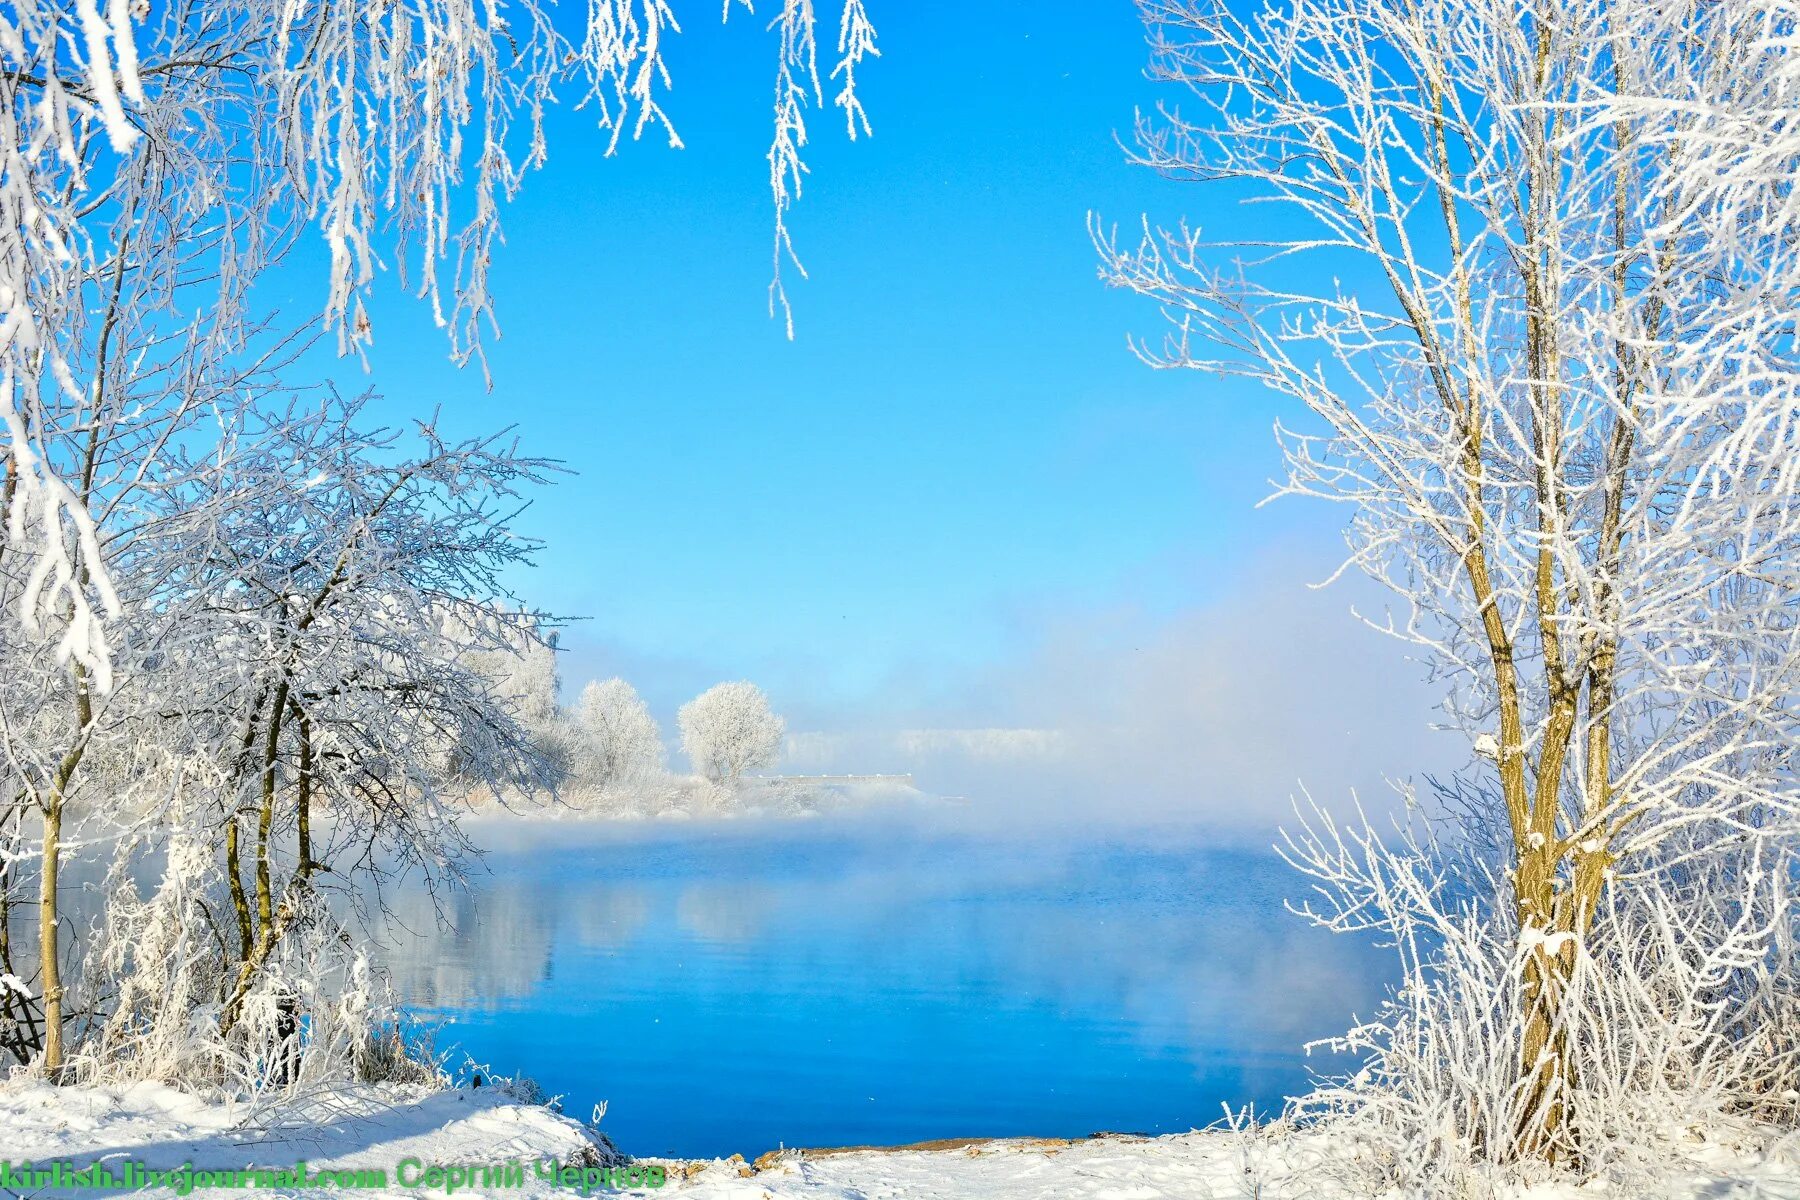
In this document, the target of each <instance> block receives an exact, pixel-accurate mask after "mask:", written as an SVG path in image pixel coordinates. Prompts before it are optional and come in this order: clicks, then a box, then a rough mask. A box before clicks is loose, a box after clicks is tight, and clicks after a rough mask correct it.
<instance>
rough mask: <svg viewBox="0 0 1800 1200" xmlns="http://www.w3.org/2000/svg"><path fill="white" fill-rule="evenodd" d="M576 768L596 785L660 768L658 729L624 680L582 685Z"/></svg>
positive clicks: (639, 699)
mask: <svg viewBox="0 0 1800 1200" xmlns="http://www.w3.org/2000/svg"><path fill="white" fill-rule="evenodd" d="M576 721H577V722H578V724H579V727H580V734H579V736H580V747H581V751H580V752H581V756H582V757H581V760H580V765H579V773H580V774H581V775H582V776H583V777H585V781H586V782H588V783H590V784H592V785H593V786H595V787H607V786H609V785H611V784H616V783H623V782H628V781H630V780H633V779H641V778H643V777H644V776H646V775H650V774H653V773H655V772H656V771H658V770H660V769H661V768H662V764H663V744H662V731H661V730H660V729H658V728H657V727H656V718H654V717H652V716H651V715H650V709H649V706H648V705H646V704H645V703H644V701H643V699H642V698H641V697H639V696H638V694H637V691H636V689H634V688H633V687H632V686H631V685H630V684H629V683H626V682H625V681H624V680H623V679H607V680H595V681H593V682H591V683H589V684H588V685H587V686H586V687H585V688H583V689H581V705H580V707H579V708H578V709H577V711H576Z"/></svg>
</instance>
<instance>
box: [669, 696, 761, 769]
mask: <svg viewBox="0 0 1800 1200" xmlns="http://www.w3.org/2000/svg"><path fill="white" fill-rule="evenodd" d="M676 723H677V724H678V725H679V726H680V727H681V749H682V752H683V753H685V754H686V755H687V756H688V760H689V761H690V762H692V763H693V765H694V770H695V772H696V773H698V774H700V775H703V776H705V777H706V778H707V779H710V780H712V781H713V782H714V783H721V784H725V785H727V786H729V785H731V784H734V783H736V782H737V780H738V778H739V777H740V776H741V775H743V773H744V772H745V771H748V770H751V769H753V768H755V767H766V766H770V765H771V764H773V763H774V762H775V759H776V756H777V755H778V754H780V752H781V739H782V737H783V736H784V735H785V734H786V733H787V723H786V722H785V721H783V720H782V719H781V718H780V717H778V716H776V715H775V713H774V712H773V711H772V710H771V709H770V708H769V698H768V697H767V696H765V695H764V694H763V690H762V689H761V688H759V687H757V686H756V685H755V684H753V683H747V682H743V681H739V682H736V683H721V684H717V685H715V686H713V687H711V688H708V689H707V690H706V691H704V692H702V693H700V695H698V696H696V697H694V698H693V699H692V700H689V701H688V702H687V703H686V704H684V705H682V706H681V711H680V712H678V713H677V714H676Z"/></svg>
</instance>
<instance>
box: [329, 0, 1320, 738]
mask: <svg viewBox="0 0 1800 1200" xmlns="http://www.w3.org/2000/svg"><path fill="white" fill-rule="evenodd" d="M830 7H831V6H830V5H824V6H823V8H824V9H827V10H829V9H830ZM681 11H682V13H683V15H684V17H685V19H686V20H687V22H688V24H687V26H686V30H685V32H684V33H683V35H682V36H681V37H680V38H679V39H678V42H677V44H676V45H675V46H674V48H673V50H672V51H671V53H670V55H669V59H670V63H671V66H672V68H673V70H674V72H675V88H674V92H673V95H672V97H671V103H670V105H669V107H670V109H671V111H672V113H673V115H674V117H675V120H676V123H677V125H678V127H679V129H680V131H681V134H682V137H683V139H684V141H685V142H686V149H684V150H680V151H671V150H669V149H667V148H666V147H665V145H664V144H663V142H662V139H660V138H656V139H654V140H652V139H650V138H646V140H645V141H644V142H642V143H638V144H634V145H628V146H626V147H625V148H624V150H623V152H622V153H621V154H620V155H619V156H618V157H616V158H614V159H610V160H608V159H604V158H602V157H600V153H599V149H600V146H601V142H600V139H599V137H598V135H597V134H596V133H595V132H594V131H593V130H592V128H591V125H590V122H589V121H588V120H587V119H586V118H585V117H584V116H583V115H582V114H578V113H569V112H565V113H562V114H559V115H558V117H557V118H556V119H555V120H554V121H553V123H552V128H551V131H550V132H551V156H550V162H549V164H548V166H547V167H546V168H545V169H544V170H543V171H541V172H539V173H537V174H536V175H534V176H533V177H532V178H531V179H530V180H529V182H528V184H527V186H526V190H525V192H524V194H523V196H522V197H521V198H520V199H519V200H518V201H517V202H516V203H515V204H514V206H513V207H512V209H511V211H510V215H509V218H508V221H507V241H508V244H507V245H506V247H505V248H504V251H503V254H502V256H501V258H500V260H499V264H498V267H497V270H496V273H495V281H494V291H495V294H496V296H497V298H498V307H499V315H500V320H501V323H502V326H503V330H504V336H503V337H502V339H501V340H500V341H499V342H497V343H496V344H494V345H493V346H492V347H491V351H490V360H491V364H492V370H493V376H494V387H493V391H492V392H491V393H489V392H486V391H484V389H483V386H482V381H481V379H480V376H479V373H478V372H477V371H474V370H472V369H471V370H465V371H460V372H459V371H457V370H455V369H453V368H452V367H451V366H450V365H449V364H448V362H447V360H446V355H445V345H444V342H443V341H442V336H441V334H440V332H439V331H438V330H436V329H435V328H434V327H433V326H432V324H431V322H430V319H429V314H428V312H427V311H426V309H425V308H424V307H423V306H422V305H420V304H417V303H415V302H412V301H410V300H409V299H408V298H407V297H405V296H404V295H402V294H401V293H400V291H399V288H398V286H397V285H395V286H391V287H389V288H387V289H386V291H385V293H384V296H383V298H382V301H381V303H380V304H379V305H378V306H377V307H376V309H375V311H374V317H375V323H376V342H375V349H374V352H373V354H372V356H371V371H372V374H371V376H370V378H369V380H368V382H370V383H373V385H374V386H376V387H378V388H379V389H380V390H381V391H382V392H383V393H385V395H386V397H387V400H386V405H387V407H388V409H389V410H391V411H392V413H393V414H394V415H396V416H400V415H411V414H418V413H422V412H425V411H429V410H430V409H431V408H432V407H434V406H437V405H440V404H441V405H443V407H444V411H445V413H446V418H445V421H444V424H445V425H447V426H450V427H452V428H455V429H457V430H461V431H467V432H474V431H478V430H482V429H486V428H490V427H493V426H496V425H503V424H516V425H517V426H518V429H519V432H520V435H521V437H522V438H523V440H524V443H525V445H526V447H527V449H529V450H532V451H535V452H539V453H544V454H550V455H554V456H556V457H558V458H561V459H563V460H564V461H565V462H566V463H567V465H568V466H569V467H570V468H571V469H572V470H574V471H575V472H577V474H575V475H573V476H571V477H569V478H567V479H566V480H564V481H563V482H561V483H560V484H559V485H558V486H556V487H555V488H553V489H551V490H549V491H548V492H546V493H545V494H544V495H542V496H541V497H540V498H539V500H538V502H537V504H536V505H535V506H534V508H533V509H532V510H531V512H530V513H529V514H528V515H527V516H526V517H525V519H524V521H523V527H524V529H525V530H526V531H527V532H529V533H531V534H534V535H536V536H538V537H541V538H543V539H544V540H545V541H546V542H547V543H548V548H547V549H546V551H545V553H544V555H543V557H542V566H541V568H540V569H539V570H538V571H537V572H536V573H535V574H534V576H533V577H531V578H529V579H526V580H521V581H520V584H521V587H522V588H523V590H524V591H525V592H526V593H527V595H528V596H529V598H530V599H532V600H533V601H534V602H536V603H538V604H540V605H542V606H543V607H546V608H548V609H551V610H553V611H558V612H562V613H566V614H569V615H571V616H577V617H582V618H586V620H584V621H583V622H582V623H581V624H580V625H578V626H577V627H575V628H574V629H572V630H571V632H570V633H569V635H568V636H567V639H566V640H567V643H568V645H569V655H568V657H567V661H566V664H565V668H564V671H565V680H566V683H568V684H574V685H577V686H578V685H579V683H580V682H581V681H583V680H584V679H586V678H589V677H594V676H598V675H605V674H612V673H623V674H625V675H626V677H627V678H630V679H632V681H633V682H634V683H636V684H637V685H638V686H639V687H640V689H641V690H642V691H644V693H645V694H646V696H648V697H649V698H650V699H651V701H652V704H653V707H655V708H657V709H658V710H659V711H661V712H662V713H663V714H665V715H667V714H668V713H669V712H671V711H672V706H673V704H675V703H677V702H678V701H679V700H680V699H681V698H682V697H684V696H686V695H691V694H693V691H694V690H696V689H697V688H698V687H699V686H704V684H705V683H707V682H710V681H712V680H716V679H721V678H734V677H748V678H751V679H754V680H757V681H758V682H760V683H762V684H763V685H764V686H765V687H767V688H768V689H769V690H770V691H771V693H772V694H773V695H774V696H775V697H776V699H777V701H778V703H779V704H781V705H782V706H783V707H785V708H786V709H787V710H788V711H789V712H790V713H791V714H793V715H794V717H795V722H796V724H798V725H800V726H803V727H804V726H810V725H822V726H826V727H830V726H833V725H834V724H844V723H845V721H844V718H843V714H845V713H849V712H871V711H883V712H887V713H890V714H904V719H905V720H908V721H912V722H914V723H919V722H927V723H937V724H944V723H954V722H958V721H960V722H964V723H968V722H973V723H976V724H981V725H997V724H1007V723H1009V722H1010V723H1017V722H1018V721H1019V720H1022V719H1023V718H1022V717H1021V716H1020V715H1019V714H1018V713H1016V712H1007V711H1001V709H1002V708H1003V707H1004V706H1003V705H1002V704H1000V702H999V701H998V700H997V699H996V700H995V702H994V704H993V705H992V706H987V707H991V708H992V711H983V709H984V706H986V701H985V700H984V697H983V695H982V694H981V693H982V688H983V684H982V682H981V681H982V680H984V679H991V678H992V677H993V675H994V673H995V672H1005V671H1006V670H1008V669H1009V666H1008V665H1009V664H1017V663H1019V662H1022V661H1024V660H1026V659H1029V658H1030V657H1031V656H1033V655H1038V654H1041V653H1042V652H1043V650H1044V648H1045V644H1046V642H1047V640H1053V639H1054V638H1055V637H1057V636H1060V634H1058V633H1057V632H1056V631H1057V630H1066V629H1067V628H1068V626H1069V625H1070V624H1071V623H1072V622H1073V623H1086V624H1090V625H1091V624H1092V623H1093V622H1095V621H1098V622H1100V623H1102V624H1104V625H1105V626H1106V628H1107V629H1108V631H1109V632H1108V633H1107V635H1106V636H1107V637H1108V638H1110V639H1112V640H1114V641H1117V642H1119V643H1120V644H1122V645H1127V649H1130V646H1129V645H1128V644H1129V643H1133V642H1139V641H1143V640H1144V639H1141V638H1138V637H1137V636H1136V634H1135V633H1134V630H1138V629H1142V630H1144V631H1146V637H1148V636H1150V633H1151V631H1153V630H1154V628H1155V627H1156V626H1157V625H1158V623H1159V622H1166V621H1170V620H1177V619H1180V617H1181V614H1183V613H1186V612H1187V611H1189V610H1191V609H1193V608H1194V607H1196V606H1204V605H1206V604H1210V603H1220V602H1223V601H1225V600H1226V599H1227V598H1229V597H1231V596H1233V595H1235V594H1236V593H1237V592H1238V591H1239V590H1241V587H1242V581H1243V579H1244V578H1245V577H1246V576H1247V575H1248V574H1249V573H1250V572H1251V570H1252V567H1253V565H1254V564H1256V563H1257V562H1259V561H1261V558H1262V557H1264V556H1266V554H1267V553H1268V550H1267V548H1268V547H1271V546H1274V547H1282V546H1288V545H1291V544H1301V545H1305V546H1308V547H1314V548H1316V550H1315V552H1309V553H1305V554H1300V555H1298V556H1297V561H1299V562H1300V563H1301V564H1302V566H1301V567H1297V568H1296V571H1297V572H1298V573H1297V574H1296V573H1295V572H1289V574H1290V575H1294V579H1295V581H1296V582H1297V580H1298V578H1299V577H1300V576H1301V575H1310V576H1312V577H1319V576H1322V575H1324V574H1326V573H1328V571H1329V569H1330V567H1331V566H1332V565H1333V564H1334V560H1333V559H1332V557H1331V555H1332V549H1331V546H1330V541H1329V539H1328V538H1326V537H1324V536H1322V535H1323V534H1326V533H1328V532H1329V530H1330V529H1331V528H1332V527H1333V522H1335V521H1336V520H1337V519H1338V517H1339V516H1340V514H1339V513H1336V512H1333V511H1329V510H1326V509H1324V508H1323V507H1322V506H1309V505H1304V504H1295V503H1283V504H1279V505H1276V506H1273V507H1272V508H1268V509H1264V510H1261V511H1253V505H1254V504H1255V503H1256V501H1257V500H1259V499H1261V498H1262V497H1263V496H1264V495H1265V494H1266V493H1267V491H1268V485H1267V481H1268V479H1269V478H1270V476H1271V475H1273V474H1274V473H1275V472H1276V469H1277V467H1278V463H1277V459H1276V453H1275V449H1274V446H1273V444H1272V440H1271V436H1270V426H1271V422H1272V420H1273V419H1274V417H1275V416H1276V414H1277V412H1278V411H1279V410H1278V408H1277V407H1276V405H1275V404H1273V403H1272V402H1271V401H1269V400H1267V399H1265V398H1262V397H1260V396H1257V395H1255V394H1252V393H1250V392H1248V391H1247V389H1245V388H1244V387H1243V386H1242V385H1238V384H1231V385H1227V384H1222V383H1220V382H1218V381H1216V380H1212V379H1209V378H1205V377H1201V376H1198V375H1194V374H1192V373H1167V372H1165V373H1158V372H1153V371H1151V370H1150V369H1148V368H1146V367H1145V366H1143V365H1142V364H1141V363H1139V362H1138V361H1137V360H1136V359H1135V358H1134V357H1133V356H1132V355H1131V354H1130V353H1129V351H1128V350H1127V347H1126V334H1127V333H1128V332H1129V331H1133V330H1136V331H1139V332H1145V331H1148V332H1154V331H1155V327H1156V320H1157V318H1156V315H1155V313H1154V312H1153V311H1152V310H1151V309H1150V308H1149V307H1148V306H1147V305H1145V304H1144V303H1143V302H1141V301H1138V300H1135V299H1133V298H1131V297H1128V296H1125V295H1123V294H1120V293H1113V292H1108V291H1107V290H1106V289H1104V288H1103V287H1102V285H1101V284H1100V283H1099V282H1098V280H1097V279H1096V275H1095V257H1094V252H1093V249H1092V246H1091V245H1090V243H1089V241H1088V237H1087V233H1086V229H1085V220H1086V214H1087V213H1088V212H1089V211H1090V210H1095V211H1098V212H1100V213H1101V214H1103V215H1104V216H1105V217H1106V218H1108V219H1109V220H1116V221H1118V222H1119V223H1121V224H1131V223H1134V222H1135V221H1136V220H1137V219H1138V217H1139V214H1141V213H1144V212H1150V213H1151V214H1153V215H1155V216H1159V217H1161V218H1163V219H1173V218H1178V217H1181V216H1184V215H1186V216H1190V217H1202V218H1203V217H1205V216H1206V214H1205V213H1203V212H1199V211H1196V209H1197V207H1198V206H1199V205H1200V204H1201V202H1202V200H1203V199H1205V198H1206V193H1204V192H1203V191H1202V190H1200V189H1196V188H1194V187H1193V186H1191V185H1177V184H1171V183H1169V182H1166V181H1164V180H1161V179H1159V178H1157V177H1155V176H1154V175H1153V174H1151V173H1150V172H1148V171H1146V170H1143V169H1140V168H1136V167H1133V166H1130V165H1129V164H1128V163H1127V162H1126V155H1125V152H1124V150H1123V149H1122V148H1121V147H1120V145H1119V144H1118V141H1117V140H1116V139H1117V138H1118V137H1119V136H1120V135H1122V134H1128V132H1129V130H1130V127H1131V123H1132V119H1133V112H1134V109H1135V108H1137V107H1140V106H1146V107H1147V106H1149V105H1153V104H1154V103H1155V102H1156V100H1157V98H1158V90H1157V89H1156V88H1155V87H1154V86H1153V85H1151V84H1149V83H1148V82H1146V81H1145V80H1144V78H1143V74H1142V72H1143V66H1144V63H1145V61H1146V49H1145V46H1144V40H1143V30H1142V28H1141V26H1140V25H1139V23H1138V19H1137V15H1136V11H1135V8H1134V6H1132V5H1131V4H1129V3H1126V2H1124V0H1081V2H1075V0H1060V2H1048V3H1047V2H1043V0H987V2H985V3H981V4H975V5H971V4H967V3H955V2H951V0H895V2H890V0H870V11H871V15H872V17H873V18H874V20H875V22H876V25H877V27H878V29H879V31H880V34H881V48H882V52H883V56H882V58H881V59H880V60H879V61H876V62H873V63H871V64H869V65H868V66H867V67H866V68H865V70H864V72H863V77H864V86H865V102H866V104H867V107H868V110H869V112H870V115H871V117H872V119H873V121H874V125H875V132H874V136H873V137H872V138H870V139H865V140H858V141H857V142H855V143H854V144H851V143H850V142H848V141H847V140H846V139H845V138H844V136H843V129H842V124H841V121H839V120H838V119H837V118H838V114H837V113H836V112H835V111H828V112H823V113H816V114H815V116H814V121H813V127H812V135H813V136H812V146H811V154H810V159H809V162H810V165H811V168H812V175H811V176H810V178H809V179H808V181H807V184H806V192H805V196H804V198H803V199H802V201H801V202H800V204H799V205H798V207H797V208H796V209H795V211H794V215H793V227H794V235H795V238H796V241H797V244H798V246H799V249H800V252H801V254H802V256H803V258H804V260H805V262H806V265H807V267H808V269H809V271H810V272H811V279H810V280H808V281H798V280H796V281H794V283H793V285H792V286H791V288H790V292H791V295H792V299H793V303H794V306H795V312H796V321H797V326H798V338H797V340H796V341H794V342H793V343H789V342H788V341H787V340H785V338H784V337H783V335H782V328H781V325H780V323H779V322H777V321H771V320H770V319H769V316H768V311H767V295H766V285H767V282H768V278H769V271H770V237H771V215H770V204H769V198H768V194H767V167H766V164H765V162H764V160H763V154H764V151H765V148H766V145H767V139H768V134H769V129H768V121H769V103H770V98H771V84H772V71H773V46H772V43H771V40H770V38H769V36H768V35H767V34H766V33H765V32H764V31H763V29H762V27H761V25H760V23H758V22H752V21H745V20H742V19H741V16H742V14H741V13H740V14H737V15H734V17H733V20H732V22H731V24H730V25H729V26H726V27H723V28H721V27H720V26H719V25H718V23H717V21H716V8H715V7H714V6H713V5H701V6H700V7H699V8H698V9H695V8H694V7H693V6H692V5H689V6H686V7H685V8H683V9H682V10H681ZM332 370H333V373H334V374H336V375H338V376H339V377H340V379H341V380H342V381H343V383H344V384H345V386H350V387H361V386H364V381H363V379H362V378H361V373H360V372H359V371H357V370H356V369H354V368H353V367H351V366H349V365H347V364H343V363H334V364H333V366H332ZM1290 415H1291V414H1290ZM1285 578H1286V576H1284V579H1285ZM1343 607H1344V606H1343V605H1341V604H1340V605H1338V607H1337V611H1339V612H1341V611H1342V609H1343ZM1002 690H1004V689H991V691H992V692H993V694H994V695H995V696H996V697H997V696H998V695H999V693H1000V691H1002ZM934 709H938V710H941V711H938V712H935V713H934V711H933V710H934ZM894 719H896V720H899V719H901V717H900V716H899V715H895V716H894Z"/></svg>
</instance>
